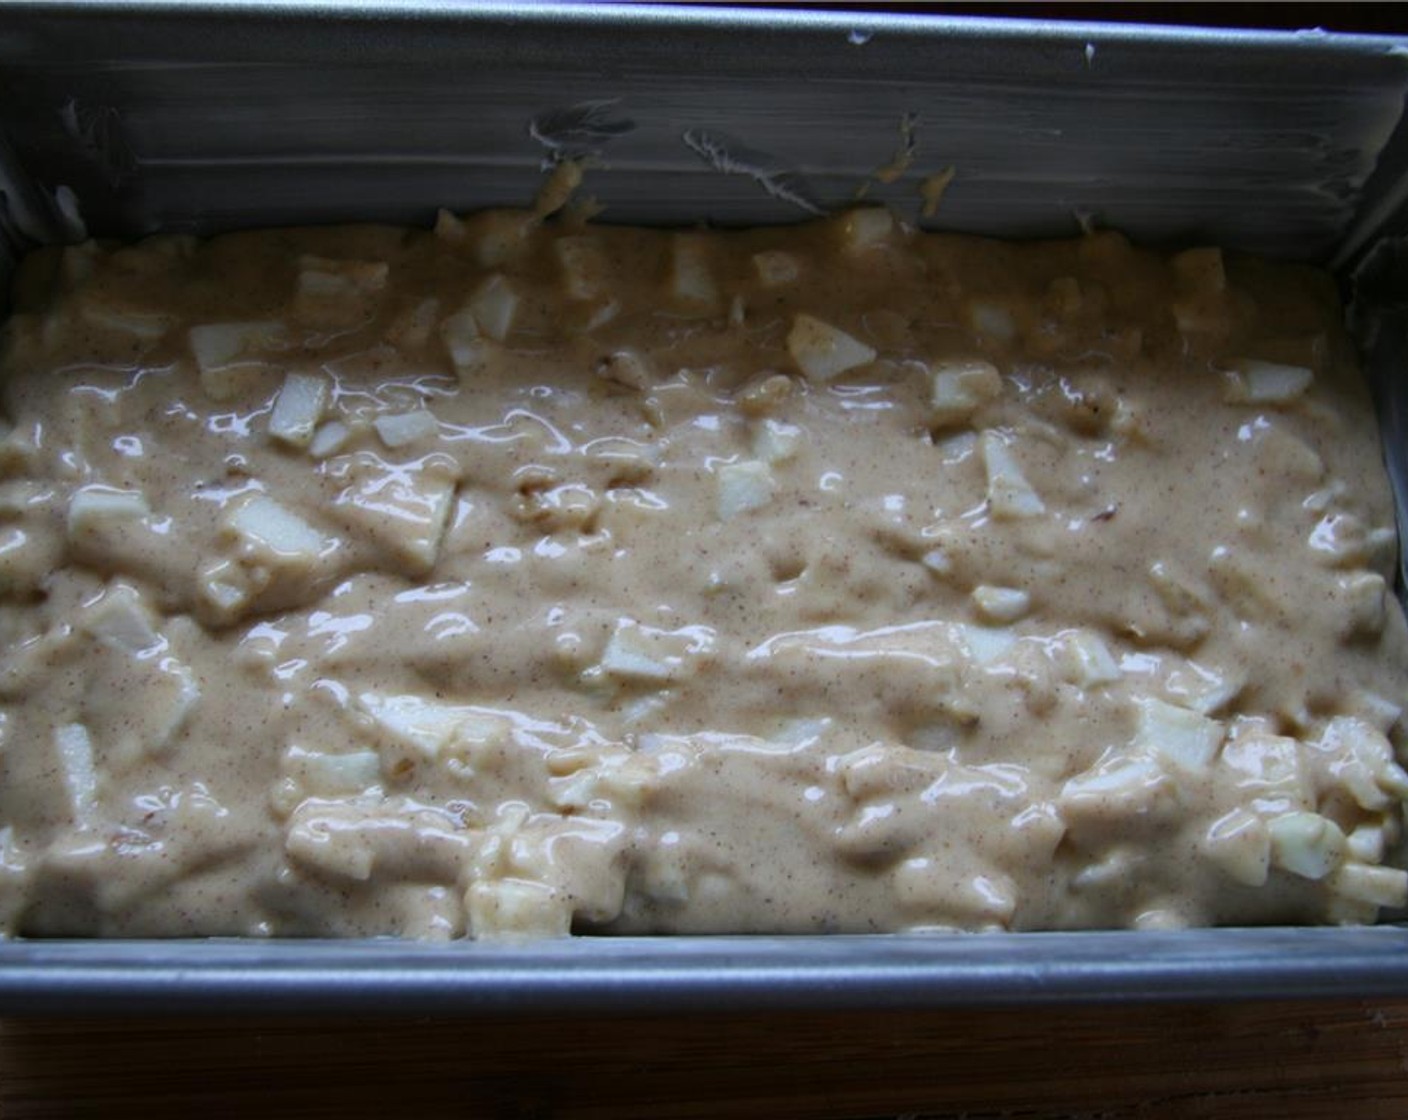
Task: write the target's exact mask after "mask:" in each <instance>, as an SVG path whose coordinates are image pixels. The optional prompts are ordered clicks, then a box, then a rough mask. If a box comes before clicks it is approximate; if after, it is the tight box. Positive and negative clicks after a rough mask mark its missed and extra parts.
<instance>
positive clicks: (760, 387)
mask: <svg viewBox="0 0 1408 1120" xmlns="http://www.w3.org/2000/svg"><path fill="white" fill-rule="evenodd" d="M795 389H796V385H795V384H794V383H793V381H792V378H790V377H788V376H787V375H786V374H785V373H770V374H767V375H765V376H763V377H760V378H759V379H758V380H756V381H750V382H749V383H748V384H747V385H745V386H744V387H743V388H742V389H740V390H739V391H738V393H737V396H736V400H737V402H738V410H739V411H740V412H742V413H743V414H744V415H745V416H766V415H767V414H768V413H770V412H774V411H776V410H777V408H778V407H779V406H780V405H781V404H782V402H783V401H785V400H787V399H788V398H789V397H790V396H791V395H792V393H793V391H794V390H795Z"/></svg>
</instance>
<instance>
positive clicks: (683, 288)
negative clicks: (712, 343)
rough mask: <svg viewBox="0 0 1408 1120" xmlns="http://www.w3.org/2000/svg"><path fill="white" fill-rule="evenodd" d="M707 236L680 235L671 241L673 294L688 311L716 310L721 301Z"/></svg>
mask: <svg viewBox="0 0 1408 1120" xmlns="http://www.w3.org/2000/svg"><path fill="white" fill-rule="evenodd" d="M709 244H710V242H709V240H708V238H707V236H706V235H702V234H697V233H676V234H674V235H673V236H671V238H670V294H671V295H672V296H673V297H674V299H675V302H676V303H677V304H678V305H680V306H681V307H684V308H686V309H689V310H692V311H699V312H709V311H713V310H715V309H716V308H717V307H718V306H719V304H720V302H721V297H720V295H719V285H718V282H717V281H716V280H715V279H714V271H713V262H712V259H711V254H710V252H709Z"/></svg>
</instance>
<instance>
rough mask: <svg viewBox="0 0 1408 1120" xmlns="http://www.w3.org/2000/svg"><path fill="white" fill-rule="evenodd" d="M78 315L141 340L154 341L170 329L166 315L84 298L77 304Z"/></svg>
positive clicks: (92, 323)
mask: <svg viewBox="0 0 1408 1120" xmlns="http://www.w3.org/2000/svg"><path fill="white" fill-rule="evenodd" d="M79 315H80V317H81V318H82V319H83V321H84V322H85V323H88V324H90V325H92V326H95V327H103V328H105V329H106V330H112V331H119V332H121V333H122V334H127V335H131V336H132V337H133V338H136V339H139V340H140V341H142V342H155V341H156V340H157V339H159V338H161V337H163V336H164V335H165V334H166V332H167V331H168V330H170V329H171V318H170V316H168V315H161V314H157V313H156V312H151V311H135V310H130V309H124V308H117V307H110V306H108V305H106V304H101V303H94V302H93V301H91V300H84V301H83V302H82V303H81V304H80V305H79Z"/></svg>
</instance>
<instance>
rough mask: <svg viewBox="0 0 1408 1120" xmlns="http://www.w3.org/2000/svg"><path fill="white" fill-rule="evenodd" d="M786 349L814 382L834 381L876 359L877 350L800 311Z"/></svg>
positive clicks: (789, 334) (793, 324) (790, 332)
mask: <svg viewBox="0 0 1408 1120" xmlns="http://www.w3.org/2000/svg"><path fill="white" fill-rule="evenodd" d="M787 351H788V353H790V354H791V355H792V360H793V361H795V362H796V363H797V368H798V369H800V370H801V371H802V372H803V373H804V374H806V375H807V376H808V377H810V378H811V379H812V380H813V381H820V382H822V383H825V382H828V381H834V380H836V378H838V377H840V376H841V375H842V374H843V373H847V372H849V371H850V370H853V369H859V368H860V367H862V366H868V365H869V364H870V363H871V362H873V361H874V360H875V357H876V352H875V350H874V348H873V347H870V346H867V345H866V344H865V343H863V342H861V341H860V340H859V339H858V338H854V337H853V336H851V335H849V334H847V333H846V332H845V331H843V330H841V329H840V328H839V327H833V326H832V325H831V324H830V323H823V322H822V321H821V320H820V319H817V318H815V317H814V316H811V315H807V314H805V313H799V314H798V315H797V317H796V318H795V319H793V321H792V329H791V331H789V332H788V335H787Z"/></svg>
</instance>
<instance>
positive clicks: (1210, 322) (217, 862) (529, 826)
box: [0, 209, 1408, 938]
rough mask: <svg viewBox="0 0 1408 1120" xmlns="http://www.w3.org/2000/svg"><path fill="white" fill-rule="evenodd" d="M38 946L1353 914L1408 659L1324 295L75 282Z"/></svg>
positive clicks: (1387, 532)
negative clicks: (119, 940)
mask: <svg viewBox="0 0 1408 1120" xmlns="http://www.w3.org/2000/svg"><path fill="white" fill-rule="evenodd" d="M15 306H16V313H15V315H14V316H13V318H12V320H11V322H10V323H9V326H8V328H7V332H6V342H5V348H4V357H3V409H4V417H5V426H4V428H3V429H0V433H3V439H0V826H3V827H2V828H0V929H3V930H6V931H9V932H11V933H16V934H27V935H61V934H97V935H110V936H127V935H191V934H239V935H251V936H265V935H278V934H332V935H366V934H395V935H405V936H412V937H429V938H450V937H457V936H462V935H471V936H484V935H503V934H518V933H526V934H564V933H567V932H569V931H577V932H588V931H606V932H626V931H653V932H705V931H795V932H826V931H871V930H901V929H915V928H946V929H947V928H958V929H982V928H1003V929H1037V928H1090V927H1128V926H1133V927H1171V926H1184V925H1203V924H1215V923H1260V922H1273V921H1274V922H1282V921H1285V922H1322V921H1338V922H1367V921H1372V920H1374V919H1375V918H1376V917H1377V915H1378V913H1379V909H1380V907H1384V906H1399V905H1401V904H1402V903H1403V902H1404V901H1405V896H1406V895H1408V875H1405V874H1404V872H1402V871H1401V870H1397V869H1396V868H1395V867H1393V866H1392V864H1391V861H1392V858H1393V856H1392V853H1393V852H1394V849H1395V847H1396V846H1397V844H1398V841H1399V838H1400V831H1401V822H1402V806H1403V798H1404V795H1405V793H1408V774H1405V772H1404V770H1403V769H1401V768H1400V766H1399V765H1398V763H1397V762H1396V761H1395V751H1394V747H1393V745H1392V740H1393V739H1394V738H1395V737H1396V735H1397V734H1398V724H1399V718H1400V713H1401V706H1402V705H1403V704H1404V702H1405V697H1408V646H1405V640H1404V639H1405V627H1404V620H1403V616H1402V613H1401V611H1400V608H1399V606H1398V604H1397V602H1396V601H1395V599H1394V598H1393V596H1392V594H1391V593H1390V581H1391V579H1392V572H1393V570H1394V563H1395V557H1396V547H1397V545H1396V535H1395V531H1394V527H1393V514H1392V506H1391V503H1390V496H1389V491H1388V484H1387V480H1386V478H1385V473H1384V470H1383V466H1382V463H1381V457H1380V449H1379V443H1378V438H1377V434H1376V428H1375V424H1374V420H1373V416H1372V413H1371V410H1370V407H1369V403H1368V400H1367V396H1366V393H1365V391H1364V389H1363V386H1362V384H1361V382H1360V380H1359V377H1358V375H1357V371H1356V369H1355V366H1354V360H1353V355H1352V351H1351V349H1350V347H1349V345H1348V344H1347V342H1346V340H1345V338H1344V336H1343V334H1342V331H1341V328H1340V326H1339V309H1338V307H1337V305H1336V301H1335V297H1334V291H1333V288H1332V285H1331V284H1330V282H1329V280H1328V278H1327V277H1325V276H1324V275H1322V274H1319V273H1316V272H1313V271H1310V270H1306V269H1303V268H1299V267H1291V266H1281V265H1274V266H1273V265H1269V264H1265V263H1261V262H1258V261H1254V260H1248V259H1240V258H1233V257H1230V256H1227V257H1224V256H1223V255H1222V254H1221V253H1219V252H1218V251H1216V250H1211V249H1199V250H1193V251H1190V252H1185V253H1182V254H1180V255H1177V256H1174V257H1171V258H1169V257H1164V256H1159V255H1155V254H1152V253H1149V252H1144V251H1139V250H1135V249H1133V248H1131V247H1130V245H1129V244H1128V243H1127V242H1126V241H1125V240H1124V239H1122V238H1121V237H1120V236H1118V235H1116V234H1113V233H1096V234H1092V235H1090V236H1087V237H1085V238H1083V239H1081V240H1079V241H1070V242H1062V243H1051V244H1031V245H1012V244H1003V243H997V242H988V241H980V240H975V239H969V238H961V237H954V236H941V235H931V234H924V235H921V234H917V233H915V232H914V231H912V230H910V229H908V228H905V227H903V226H901V225H900V224H899V223H898V222H896V221H894V220H893V219H892V218H891V216H890V215H889V214H888V213H887V212H886V211H884V210H879V209H869V210H858V211H853V212H851V213H849V214H846V215H843V216H840V217H837V218H834V219H829V220H826V221H823V222H819V223H816V224H813V225H808V226H805V227H800V228H791V229H770V230H758V231H750V232H739V233H720V232H709V233H704V232H667V231H644V230H635V229H625V228H609V227H596V226H592V225H588V224H584V223H583V222H581V221H574V220H573V219H572V218H571V217H570V216H568V217H563V216H559V217H557V218H553V219H544V218H542V217H541V216H539V215H538V214H534V213H529V212H490V213H483V214H479V215H475V216H472V217H470V218H468V219H459V218H455V217H453V216H451V215H448V214H444V215H442V216H441V218H440V221H439V222H438V223H437V226H436V228H435V230H434V231H433V232H432V231H413V230H401V229H390V228H381V227H357V228H342V229H308V230H275V231H265V232H257V233H243V234H236V235H229V236H225V237H221V238H218V239H216V240H213V241H209V242H203V243H202V242H196V241H194V240H189V239H184V238H180V237H160V238H153V239H151V240H148V241H144V242H142V243H140V244H137V245H131V246H99V245H96V244H88V245H83V246H78V247H71V248H68V249H63V250H57V249H55V250H45V251H42V252H40V253H37V254H35V255H33V256H32V257H31V258H30V259H29V260H28V261H27V262H26V264H25V266H24V268H23V270H22V273H21V276H20V278H19V282H18V285H17V290H16V300H15Z"/></svg>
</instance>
